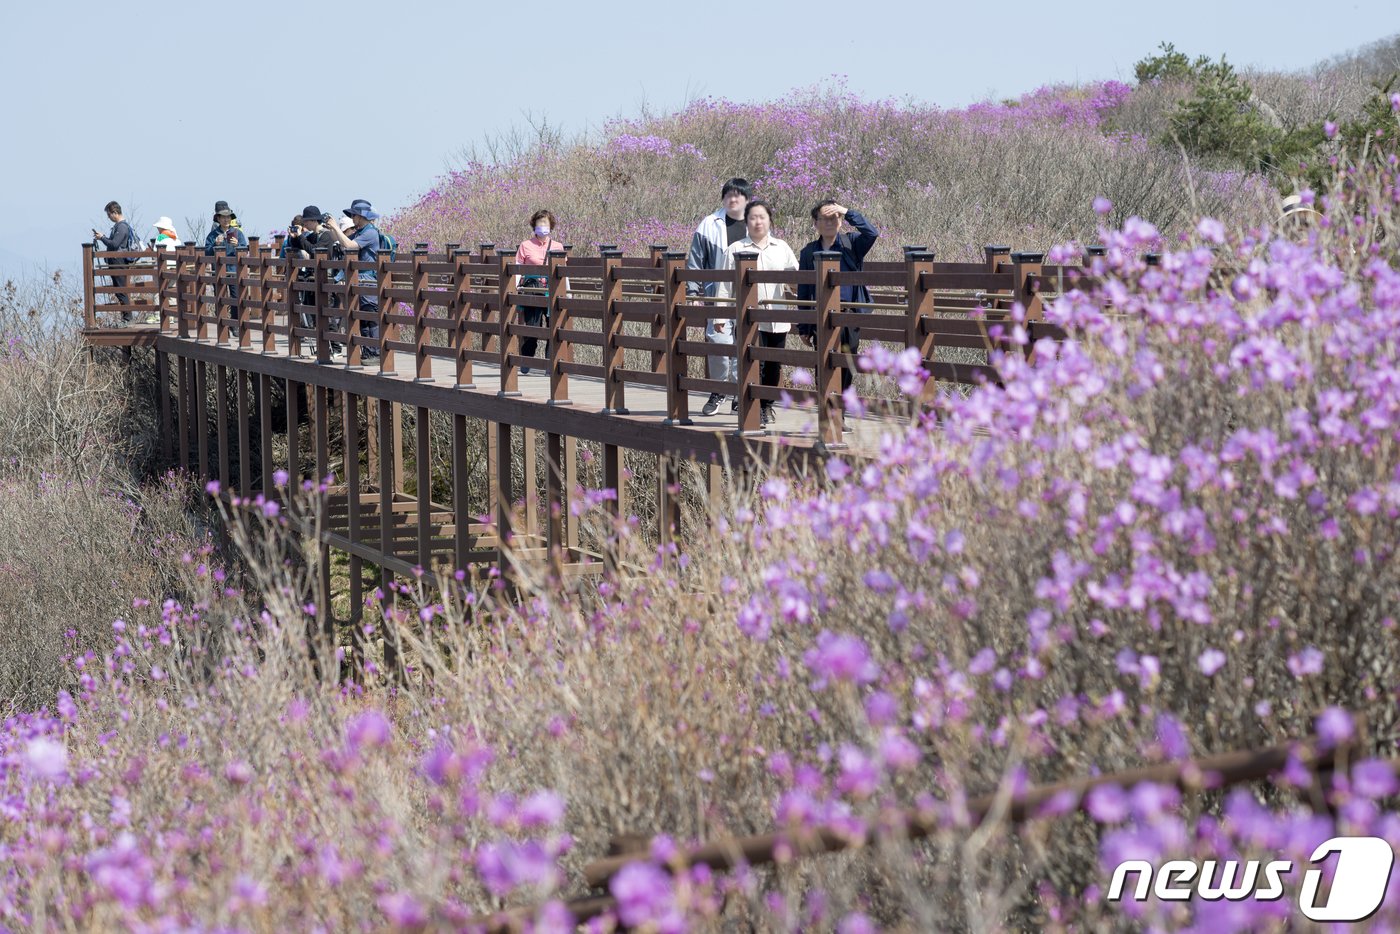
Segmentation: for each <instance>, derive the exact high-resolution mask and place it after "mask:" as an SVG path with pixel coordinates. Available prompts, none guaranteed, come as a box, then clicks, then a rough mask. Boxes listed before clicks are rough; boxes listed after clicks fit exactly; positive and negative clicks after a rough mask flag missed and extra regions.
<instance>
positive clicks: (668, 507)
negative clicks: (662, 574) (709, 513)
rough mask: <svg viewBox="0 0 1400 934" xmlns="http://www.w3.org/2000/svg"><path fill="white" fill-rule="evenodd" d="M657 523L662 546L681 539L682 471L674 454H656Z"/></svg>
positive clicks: (675, 542)
mask: <svg viewBox="0 0 1400 934" xmlns="http://www.w3.org/2000/svg"><path fill="white" fill-rule="evenodd" d="M656 481H657V482H656V486H657V490H656V524H657V533H658V539H659V541H660V542H661V546H662V548H665V547H666V546H668V545H671V544H677V545H679V542H680V540H681V536H680V532H681V472H680V462H679V461H678V460H677V459H676V457H675V456H674V455H671V454H658V455H657V456H656Z"/></svg>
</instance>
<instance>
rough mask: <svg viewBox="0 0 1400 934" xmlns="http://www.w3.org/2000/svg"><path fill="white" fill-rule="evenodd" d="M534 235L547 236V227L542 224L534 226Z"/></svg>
mask: <svg viewBox="0 0 1400 934" xmlns="http://www.w3.org/2000/svg"><path fill="white" fill-rule="evenodd" d="M535 236H537V237H548V236H549V228H548V227H545V226H544V225H541V226H539V227H536V228H535Z"/></svg>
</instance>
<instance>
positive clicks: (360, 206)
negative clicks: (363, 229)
mask: <svg viewBox="0 0 1400 934" xmlns="http://www.w3.org/2000/svg"><path fill="white" fill-rule="evenodd" d="M356 214H358V215H359V216H360V217H363V218H364V219H365V220H367V221H377V220H379V214H378V213H376V212H375V210H374V208H373V207H371V206H370V203H369V202H368V201H366V200H365V199H364V198H356V199H355V200H354V201H351V202H350V206H349V207H348V208H346V209H345V216H346V217H354V216H355V215H356Z"/></svg>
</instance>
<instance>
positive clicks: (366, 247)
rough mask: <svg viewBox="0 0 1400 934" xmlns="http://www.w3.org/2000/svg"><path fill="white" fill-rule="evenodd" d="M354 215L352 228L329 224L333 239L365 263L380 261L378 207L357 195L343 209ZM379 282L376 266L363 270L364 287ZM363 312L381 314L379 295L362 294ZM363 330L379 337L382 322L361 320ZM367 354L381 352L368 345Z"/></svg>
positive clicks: (366, 355)
mask: <svg viewBox="0 0 1400 934" xmlns="http://www.w3.org/2000/svg"><path fill="white" fill-rule="evenodd" d="M342 213H343V214H344V215H345V216H346V217H348V218H350V222H351V224H352V225H353V227H352V229H351V230H350V231H348V232H347V231H344V230H340V229H338V228H337V227H335V226H334V225H332V224H327V225H326V229H327V230H328V231H330V234H331V239H332V241H333V242H335V243H336V244H338V245H339V246H340V248H341V249H343V250H344V251H345V252H346V255H349V253H350V251H351V250H354V251H355V254H356V255H355V258H356V259H358V260H359V261H360V262H362V263H377V262H378V261H379V228H378V227H376V226H374V224H373V223H371V221H376V220H378V219H379V214H378V213H376V212H375V210H374V207H373V206H372V205H371V204H370V203H369V202H368V201H366V200H365V199H363V198H356V199H355V200H354V201H352V202H350V206H349V207H348V208H346V209H345V210H344V211H343V212H342ZM378 281H379V274H378V273H377V272H376V271H375V270H373V269H361V270H360V276H359V282H360V284H361V286H364V284H365V283H372V282H378ZM360 311H366V312H370V313H372V314H375V315H377V314H378V313H379V297H378V296H377V295H373V294H368V295H366V294H362V295H361V296H360ZM360 333H361V334H363V335H364V336H365V337H369V338H377V337H378V336H379V321H378V320H377V319H376V320H373V321H361V322H360ZM363 356H365V357H377V356H379V351H378V350H375V349H373V348H370V347H366V348H364V353H363Z"/></svg>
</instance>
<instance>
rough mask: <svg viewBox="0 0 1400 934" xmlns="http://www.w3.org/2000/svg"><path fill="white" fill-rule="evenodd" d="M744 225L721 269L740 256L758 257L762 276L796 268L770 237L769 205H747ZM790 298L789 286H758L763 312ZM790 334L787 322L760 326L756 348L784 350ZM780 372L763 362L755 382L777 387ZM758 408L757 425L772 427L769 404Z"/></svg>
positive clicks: (725, 292)
mask: <svg viewBox="0 0 1400 934" xmlns="http://www.w3.org/2000/svg"><path fill="white" fill-rule="evenodd" d="M744 222H745V225H746V227H747V229H748V236H746V237H744V239H742V240H738V241H736V242H734V243H731V244H729V246H728V247H727V248H726V249H725V251H724V267H723V268H725V269H733V268H734V265H735V261H734V257H735V256H736V255H738V254H739V253H757V254H758V268H759V269H760V270H762V271H764V272H779V271H782V270H785V269H796V268H797V256H796V254H794V253H793V252H792V247H790V246H788V245H787V242H786V241H784V240H779V239H778V238H777V237H774V236H772V234H771V233H770V232H771V231H772V229H773V209H772V208H771V207H769V205H768V202H766V201H764V200H762V199H760V198H755V199H754V200H753V201H750V202H749V203H748V204H747V205H746V206H745V207H744ZM719 293H720V295H722V296H723V297H726V298H728V297H732V295H733V293H734V286H733V284H732V283H728V282H722V283H720V289H719ZM791 294H792V292H791V291H790V289H789V287H788V286H785V285H779V284H778V283H776V282H761V283H759V285H758V300H759V302H760V304H761V305H762V307H764V308H768V309H772V308H776V307H781V306H778V305H774V304H772V303H773V302H776V301H778V300H779V299H780V298H783V297H785V296H790V295H791ZM763 303H768V304H763ZM790 330H792V325H790V324H788V323H787V322H786V321H764V322H760V323H759V325H758V346H760V347H785V346H787V336H788V331H790ZM782 372H783V365H782V364H781V363H770V362H768V361H766V360H765V361H763V362H762V363H760V364H759V367H758V381H759V383H761V384H762V385H764V386H777V385H778V382H779V379H780V378H781V376H782ZM759 405H760V418H759V423H760V424H761V425H765V426H766V425H771V424H773V421H774V415H773V403H772V401H771V400H769V399H763V400H761V401H760V403H759Z"/></svg>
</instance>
